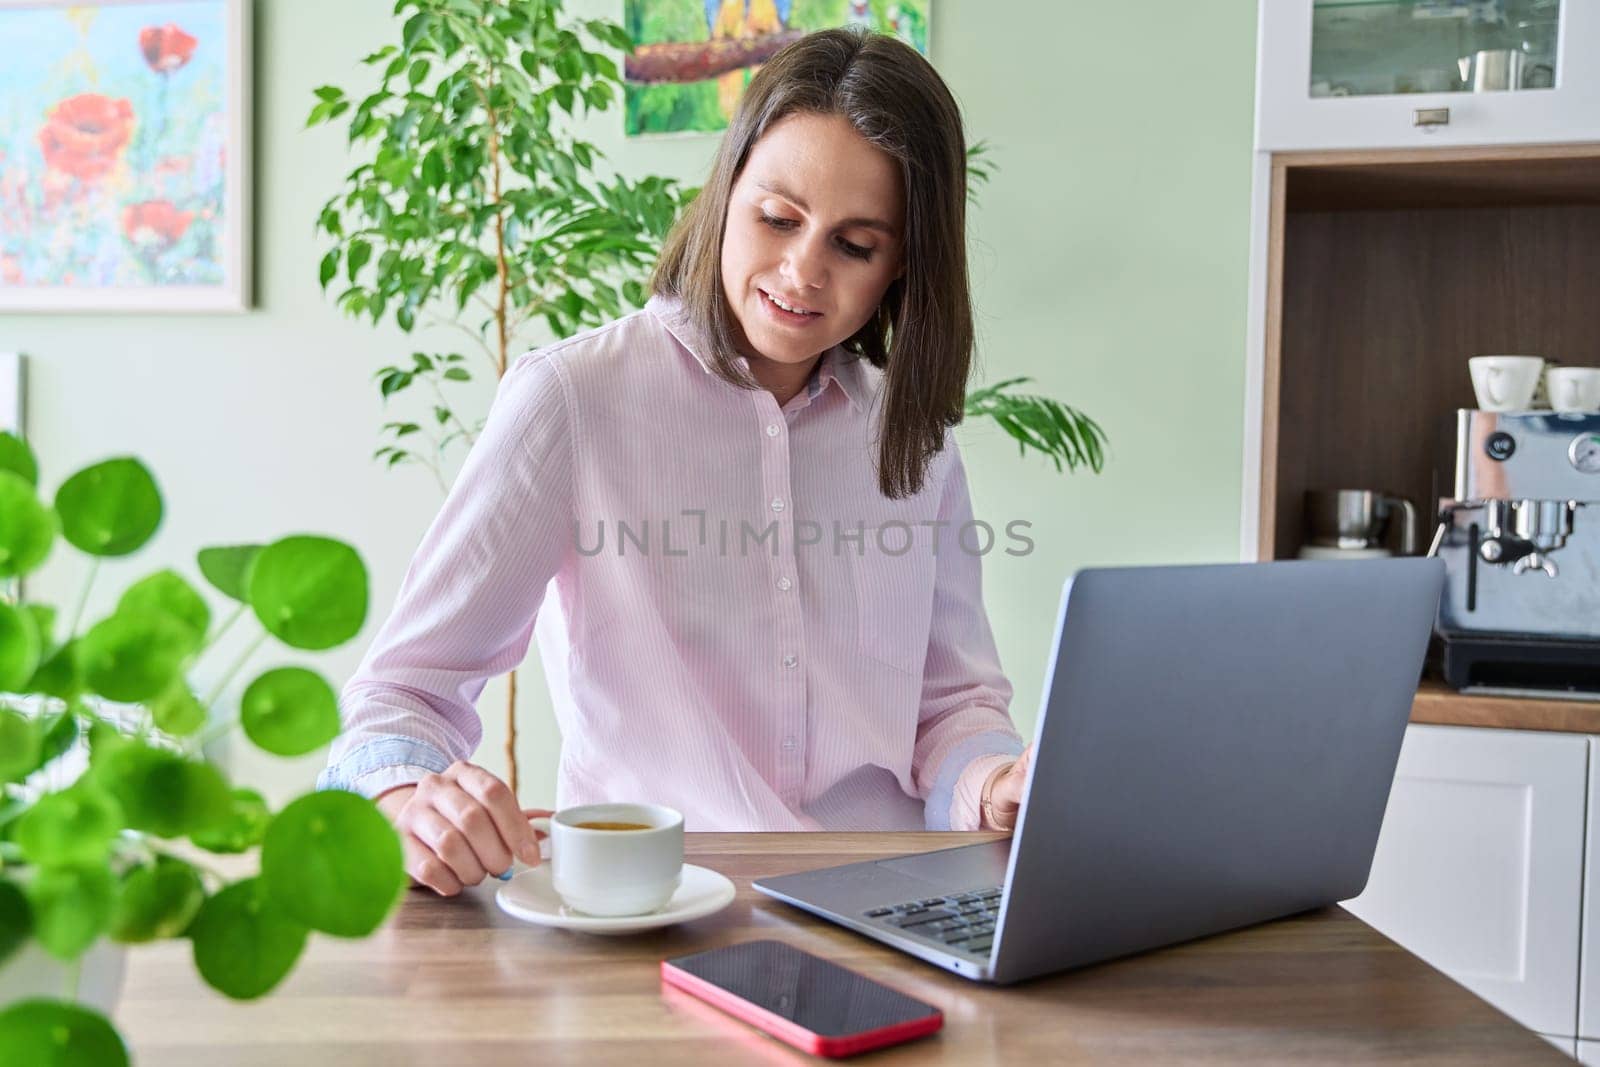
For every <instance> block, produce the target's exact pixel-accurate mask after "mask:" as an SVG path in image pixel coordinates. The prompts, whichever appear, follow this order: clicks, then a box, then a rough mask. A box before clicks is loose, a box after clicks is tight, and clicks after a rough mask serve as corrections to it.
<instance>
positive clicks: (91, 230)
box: [0, 0, 250, 311]
mask: <svg viewBox="0 0 1600 1067" xmlns="http://www.w3.org/2000/svg"><path fill="white" fill-rule="evenodd" d="M248 4H249V0H161V2H145V0H104V2H101V3H84V2H82V0H72V2H70V3H69V2H67V0H20V2H15V3H7V4H5V5H0V40H3V41H5V42H6V56H7V58H6V62H5V63H4V64H0V311H82V310H141V311H142V310H150V311H185V310H190V311H216V310H243V309H244V308H245V307H246V306H247V304H248V296H247V288H248V287H247V279H246V264H247V263H248V262H249V259H248V253H247V249H246V240H247V236H248V233H249V226H248V218H247V212H248V201H247V192H248V188H247V184H246V179H247V176H248V172H249V171H248V159H247V157H246V152H245V148H246V146H247V145H248V144H249V140H248V129H247V115H248V108H247V106H246V105H247V98H246V94H247V88H248V85H249V80H248V67H247V62H248V55H249V53H248V50H247V47H246V44H247V41H248V36H247V29H248V26H249V22H250V19H249V9H248Z"/></svg>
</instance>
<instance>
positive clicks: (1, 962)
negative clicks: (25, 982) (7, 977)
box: [0, 878, 33, 967]
mask: <svg viewBox="0 0 1600 1067" xmlns="http://www.w3.org/2000/svg"><path fill="white" fill-rule="evenodd" d="M32 932H33V912H32V911H31V910H29V908H28V898H27V897H26V896H24V895H23V893H22V890H21V889H18V888H17V887H16V885H15V884H13V883H11V882H8V881H6V880H5V879H4V878H0V967H4V966H5V962H6V960H7V958H9V957H10V955H11V954H12V953H13V952H15V951H17V949H19V948H21V947H22V943H23V942H24V941H26V940H27V939H28V935H29V934H30V933H32Z"/></svg>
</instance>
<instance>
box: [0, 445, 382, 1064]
mask: <svg viewBox="0 0 1600 1067" xmlns="http://www.w3.org/2000/svg"><path fill="white" fill-rule="evenodd" d="M37 481H38V464H37V461H36V458H35V456H34V454H33V452H32V450H31V449H30V448H29V447H28V446H27V444H25V443H24V442H23V441H21V440H19V439H18V438H17V437H15V436H13V435H11V434H3V433H0V589H4V590H5V595H4V596H3V598H0V783H3V796H0V970H3V969H4V968H5V967H6V963H7V960H8V959H10V958H11V957H13V956H14V955H15V954H16V953H17V952H18V951H19V950H20V949H22V947H23V946H24V945H25V944H27V943H28V942H29V941H33V942H36V943H37V945H38V946H39V947H40V948H42V949H43V950H44V951H45V952H47V953H49V954H50V955H52V956H55V957H57V958H59V959H61V960H63V961H77V960H79V959H80V957H81V956H82V955H83V953H84V952H86V951H87V950H88V949H89V948H90V947H91V945H93V944H94V943H95V942H97V941H98V940H100V939H101V938H109V939H110V940H112V941H115V942H123V943H137V942H143V941H150V940H154V939H157V938H173V937H181V938H187V939H188V940H189V941H190V942H191V943H192V946H193V952H194V962H195V966H196V968H197V969H198V970H199V973H200V975H201V977H202V978H203V979H204V980H205V981H206V982H207V983H209V984H210V985H211V986H213V987H214V988H216V989H218V990H220V991H221V992H223V993H225V994H227V995H228V996H231V997H237V998H251V997H258V996H261V995H262V994H264V993H266V992H268V991H269V990H271V989H272V988H273V987H274V986H275V985H276V984H277V983H278V982H279V981H280V980H281V979H282V978H283V977H284V976H285V975H286V974H288V973H289V971H290V970H291V969H292V968H293V966H294V963H295V960H296V959H297V958H298V957H299V955H300V953H301V951H302V950H303V949H304V947H305V944H306V941H307V939H308V937H309V935H310V933H311V932H312V931H314V930H317V931H322V932H324V933H328V934H333V935H336V936H340V937H363V936H365V935H367V934H369V933H371V932H372V931H373V930H374V929H376V928H377V927H378V925H379V924H380V923H382V922H383V920H384V918H385V917H386V916H387V915H388V913H389V911H390V909H391V908H392V907H393V905H394V904H395V902H396V901H397V899H398V898H399V895H400V893H401V891H402V889H403V888H404V886H405V874H404V868H403V861H402V854H401V848H400V843H399V840H398V838H397V837H396V835H395V832H394V830H393V828H392V827H391V826H390V825H389V823H388V821H387V820H386V819H385V818H384V817H383V816H382V814H380V813H379V812H378V810H377V809H376V808H375V807H374V806H373V805H372V803H371V802H370V801H368V800H366V799H364V798H362V797H359V796H356V795H354V794H352V793H342V792H323V793H311V794H308V795H305V796H302V797H300V798H298V799H296V800H294V801H293V802H291V803H290V804H288V805H287V806H285V807H284V808H283V809H282V810H281V811H278V812H276V813H274V812H272V811H270V810H269V809H268V805H267V804H266V802H265V801H264V800H263V798H262V796H261V794H260V793H258V792H256V791H254V790H250V789H245V788H238V787H235V786H233V785H231V784H230V783H229V782H228V780H227V777H226V776H225V775H224V773H223V771H222V769H221V768H220V767H218V766H217V765H216V764H215V763H213V762H211V761H210V760H208V759H207V758H206V755H205V750H204V746H205V745H206V743H208V742H209V741H212V740H215V739H217V738H220V737H222V736H223V735H224V734H226V733H228V732H229V731H232V730H235V729H242V731H243V732H244V734H245V736H246V737H248V738H249V740H250V741H251V742H253V743H254V744H255V745H256V746H258V747H260V748H261V749H264V750H265V751H267V752H270V753H273V754H276V755H280V756H296V755H301V754H304V753H307V752H311V751H313V750H315V749H317V748H318V747H320V746H322V745H324V744H326V743H327V742H328V741H330V740H331V739H332V738H333V737H334V736H335V735H336V734H337V733H338V731H339V713H338V709H337V704H336V698H335V696H334V692H333V689H332V687H331V686H329V684H328V683H327V681H325V680H324V679H323V678H322V677H321V676H319V675H318V674H317V673H315V672H314V671H312V670H309V669H307V668H304V667H300V666H278V667H274V668H272V669H270V670H267V671H265V672H264V673H262V674H260V675H259V676H257V677H256V678H255V679H254V680H253V681H251V682H250V684H249V685H248V686H247V687H246V688H245V690H244V692H243V694H242V695H241V697H240V699H239V703H238V710H237V712H236V713H233V712H228V713H224V712H223V710H222V709H221V707H220V706H219V701H220V699H221V697H222V696H223V694H224V693H225V692H226V691H227V688H228V684H229V682H230V681H231V680H232V679H233V678H234V677H235V676H236V675H237V674H238V673H239V672H240V671H241V670H242V669H243V668H244V667H245V665H246V663H247V662H248V661H249V660H250V658H251V657H252V656H253V654H254V653H255V652H256V651H257V650H259V648H260V647H261V645H262V644H263V643H265V642H266V641H267V640H268V639H270V638H275V639H276V640H277V641H278V642H280V643H282V644H283V645H286V646H288V647H289V648H293V649H301V650H306V651H315V650H322V649H328V648H333V647H335V646H337V645H340V644H342V643H344V642H346V641H348V640H349V639H350V638H352V637H354V636H355V634H356V632H357V631H358V630H359V629H360V628H361V625H362V622H363V621H364V619H365V618H366V613H367V573H366V568H365V566H364V564H363V563H362V561H361V557H360V556H359V555H358V554H357V553H356V552H355V550H354V549H352V548H351V547H350V546H348V545H346V544H343V543H341V542H339V541H335V540H331V539H328V538H324V537H313V536H291V537H285V538H283V539H281V540H278V541H274V542H272V543H270V544H265V545H256V544H239V545H230V546H226V547H219V548H207V549H203V550H201V552H200V553H199V558H198V561H197V565H198V569H199V571H200V574H201V575H202V576H203V577H204V579H205V581H206V582H207V583H209V585H210V586H211V588H212V590H213V591H214V593H215V594H220V596H221V597H222V598H223V601H224V603H225V604H227V605H228V606H229V607H230V609H231V610H229V611H228V613H227V616H226V618H225V619H223V620H222V621H221V622H220V623H219V624H214V623H213V617H212V606H211V603H210V600H209V599H208V597H207V596H205V595H202V593H201V592H200V591H199V590H198V589H197V588H195V586H194V585H191V584H190V583H189V582H188V581H186V580H185V579H184V578H183V577H182V576H181V575H179V574H178V573H177V572H175V571H173V570H170V569H167V570H159V571H156V572H155V573H153V574H150V575H148V576H147V577H144V578H141V579H140V580H138V581H135V582H133V583H132V584H131V585H129V586H128V587H127V588H126V589H125V590H124V591H123V592H122V594H121V596H120V598H119V599H118V600H117V603H116V606H115V608H114V609H113V610H112V611H111V613H110V614H109V615H107V616H106V617H105V618H103V619H98V620H95V621H93V622H92V623H91V624H89V625H85V626H80V624H81V623H82V622H83V619H82V616H83V611H84V606H85V604H86V602H87V600H88V593H89V590H90V588H91V586H92V585H93V583H94V580H95V577H96V574H97V572H98V571H99V565H100V562H101V561H102V560H104V559H109V558H114V557H122V556H127V555H129V554H131V553H134V552H136V551H138V550H139V549H140V548H141V547H143V546H144V545H145V544H146V543H147V542H148V541H149V540H150V538H151V537H152V536H153V535H154V534H155V532H156V530H157V528H158V527H159V526H160V524H161V521H162V515H163V507H164V505H163V502H162V497H161V493H160V490H159V488H158V487H157V484H156V481H155V479H154V478H153V477H152V476H151V474H150V472H149V471H148V470H147V469H146V468H145V466H144V465H143V464H141V463H140V462H139V461H138V460H136V459H132V458H115V459H110V460H106V461H105V462H102V463H97V464H94V465H92V466H90V467H87V468H85V469H83V470H81V471H78V472H77V473H76V474H74V475H72V476H71V477H69V478H68V479H66V481H65V482H63V483H62V484H61V485H60V487H59V488H58V489H57V490H56V493H55V496H54V498H53V501H52V502H51V503H49V504H47V503H45V501H44V500H43V499H41V497H40V494H39V492H38V489H37ZM61 541H65V542H66V543H67V544H68V545H70V546H71V547H72V548H75V549H77V550H78V551H79V552H82V553H84V554H85V555H87V556H88V557H89V560H90V565H89V567H88V573H87V575H86V577H85V581H84V588H83V593H82V595H81V596H80V597H79V599H78V601H77V607H76V610H75V611H74V613H73V616H72V618H71V620H70V621H69V622H67V623H65V624H64V625H63V624H62V620H61V617H60V615H59V614H58V612H57V611H56V609H55V608H54V607H53V606H51V605H47V604H41V603H37V602H33V601H30V600H29V599H28V598H27V597H26V596H25V595H23V593H22V586H21V579H22V578H23V577H24V576H26V575H27V574H29V573H30V572H32V571H34V570H36V569H37V568H38V567H39V566H40V565H41V564H42V563H44V561H45V559H46V557H47V556H49V555H50V553H51V552H52V550H53V549H54V548H55V547H56V546H57V544H58V542H61ZM247 614H248V615H250V616H252V617H253V618H254V621H255V623H256V624H257V625H258V626H259V627H260V630H261V632H260V634H259V635H258V636H256V637H255V638H253V639H252V640H250V641H249V642H248V644H247V647H246V648H245V649H244V650H243V652H242V654H240V655H239V656H238V657H237V659H236V660H235V661H234V663H233V664H232V665H231V666H229V667H228V668H227V669H225V670H224V671H223V672H222V673H221V674H220V676H217V677H216V680H215V681H214V683H213V684H212V685H211V687H210V688H209V690H208V691H207V692H206V694H205V695H204V696H203V697H202V696H197V695H196V693H195V691H194V689H193V688H192V687H191V684H190V681H189V675H190V672H191V670H192V669H193V668H194V667H195V665H196V663H197V661H199V659H200V658H201V657H202V656H203V655H204V654H205V653H206V652H207V651H208V650H211V649H213V648H214V647H215V646H216V644H217V640H218V638H220V637H221V636H222V635H223V633H225V632H226V631H227V630H228V629H230V628H231V627H232V626H233V625H234V624H235V623H236V622H238V621H239V620H240V619H241V618H243V617H244V616H246V615H247ZM257 848H259V861H260V862H259V873H257V874H255V875H254V876H251V877H245V878H242V879H235V880H231V881H230V879H229V878H228V877H226V876H224V875H222V874H219V873H217V872H216V871H215V870H214V869H213V868H212V865H210V864H208V862H207V861H206V858H205V853H207V852H211V853H240V852H249V851H251V850H255V849H257ZM68 973H69V974H71V975H73V976H74V977H73V978H72V979H71V980H70V981H69V983H68V986H69V988H64V989H62V990H60V991H59V994H58V995H55V996H45V997H40V998H36V999H28V1000H23V1001H20V1002H18V1003H14V1004H9V1005H0V1063H6V1064H12V1063H16V1064H22V1063H58V1064H80V1063H81V1064H95V1065H102V1064H121V1063H126V1062H127V1052H126V1049H125V1047H124V1045H123V1042H122V1040H121V1038H120V1037H119V1036H118V1035H117V1033H116V1031H115V1029H114V1028H113V1027H112V1026H111V1024H110V1022H109V1021H108V1020H106V1019H105V1018H104V1017H103V1016H101V1015H99V1014H97V1013H96V1012H94V1011H92V1010H90V1009H88V1008H86V1007H84V1006H82V1005H80V1004H77V1003H75V1002H74V995H75V986H76V972H75V971H74V970H71V969H69V971H68Z"/></svg>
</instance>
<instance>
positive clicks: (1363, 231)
mask: <svg viewBox="0 0 1600 1067" xmlns="http://www.w3.org/2000/svg"><path fill="white" fill-rule="evenodd" d="M1272 172H1273V179H1272V180H1273V186H1272V207H1271V217H1270V222H1269V248H1268V267H1267V306H1266V323H1265V326H1266V334H1265V362H1264V367H1263V406H1262V416H1263V422H1262V427H1261V483H1260V484H1261V496H1260V507H1259V509H1258V516H1259V523H1260V525H1259V527H1258V529H1259V534H1258V538H1257V546H1258V547H1257V551H1258V553H1259V556H1260V558H1262V559H1293V558H1295V556H1296V555H1297V553H1298V551H1299V549H1300V545H1301V540H1302V537H1303V530H1304V511H1303V508H1304V501H1305V495H1306V493H1307V492H1308V491H1310V490H1317V489H1373V490H1378V491H1380V492H1388V493H1393V494H1395V495H1398V496H1403V497H1405V498H1407V499H1409V500H1411V501H1412V502H1413V503H1414V504H1416V505H1417V506H1418V508H1419V509H1420V510H1421V511H1422V513H1423V515H1424V525H1425V527H1426V529H1425V530H1424V542H1425V541H1426V538H1427V536H1428V535H1430V534H1431V533H1432V529H1431V527H1432V525H1433V523H1432V519H1433V513H1434V510H1435V506H1436V505H1437V502H1438V499H1439V498H1440V497H1441V496H1446V495H1448V494H1449V490H1450V486H1451V484H1452V480H1453V478H1454V469H1453V468H1454V451H1455V449H1454V445H1455V441H1454V430H1455V421H1454V420H1455V411H1456V410H1457V409H1459V408H1466V407H1472V406H1473V405H1474V404H1475V403H1476V401H1475V400H1474V398H1473V393H1472V385H1471V379H1470V376H1469V375H1468V373H1467V359H1468V358H1469V357H1471V356H1476V355H1482V354H1485V353H1494V352H1502V353H1503V352H1521V353H1532V354H1537V355H1541V356H1544V357H1545V358H1547V359H1552V360H1555V361H1558V362H1561V363H1566V364H1569V365H1575V366H1596V365H1600V300H1595V299H1594V279H1595V278H1596V277H1600V144H1581V145H1559V146H1557V145H1549V146H1523V147H1516V148H1474V149H1463V148H1456V149H1435V150H1431V151H1420V150H1403V151H1363V152H1289V153H1277V154H1275V155H1274V156H1273V157H1272Z"/></svg>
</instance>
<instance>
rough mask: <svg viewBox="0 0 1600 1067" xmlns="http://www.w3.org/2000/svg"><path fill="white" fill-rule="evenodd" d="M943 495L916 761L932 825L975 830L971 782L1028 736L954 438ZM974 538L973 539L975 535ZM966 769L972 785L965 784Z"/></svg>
mask: <svg viewBox="0 0 1600 1067" xmlns="http://www.w3.org/2000/svg"><path fill="white" fill-rule="evenodd" d="M945 448H946V449H947V450H948V451H949V452H950V454H951V455H950V466H949V469H948V471H947V473H946V475H945V481H944V487H943V492H942V495H941V497H940V501H939V519H940V521H941V522H943V523H945V524H946V525H944V526H942V527H939V529H942V530H944V531H946V534H947V536H945V537H944V538H942V539H941V541H940V544H939V551H938V553H937V559H938V565H937V567H936V576H935V579H934V591H933V616H932V620H931V622H930V624H929V630H928V655H927V659H926V661H925V662H924V665H923V674H922V703H921V708H920V710H919V713H918V723H917V741H916V749H915V752H914V754H913V756H912V768H913V773H914V775H915V779H916V784H917V788H918V792H919V793H920V795H921V796H922V797H923V800H924V805H925V807H924V813H925V819H926V824H927V828H928V829H929V830H975V829H977V828H978V820H979V817H980V815H979V812H978V811H977V804H976V799H975V797H976V791H975V790H974V789H972V788H970V785H971V780H972V779H976V780H977V782H978V785H979V786H980V787H981V785H982V778H984V777H987V775H988V773H989V772H990V771H991V770H992V769H993V768H994V767H995V766H997V765H998V761H997V760H996V759H995V758H994V757H1006V758H1008V759H1009V758H1015V757H1017V756H1019V755H1021V754H1022V749H1023V742H1022V738H1021V736H1020V735H1019V734H1018V733H1017V729H1016V726H1015V725H1014V724H1013V723H1012V721H1011V715H1010V712H1009V710H1008V709H1009V708H1010V706H1011V683H1010V681H1009V680H1007V678H1006V676H1005V673H1004V672H1003V671H1002V670H1001V668H1000V654H999V652H998V651H997V650H996V649H995V643H994V634H993V632H992V631H991V630H990V628H989V617H988V615H987V614H986V613H985V612H984V609H983V571H982V557H981V556H980V555H978V554H977V553H975V552H969V551H967V550H966V549H965V548H963V546H962V544H961V541H960V537H959V533H960V531H961V529H962V527H963V526H965V525H966V524H967V523H968V522H970V521H971V520H972V500H971V498H970V497H969V495H968V492H967V475H966V469H965V467H964V466H963V464H962V462H961V453H960V450H959V449H958V448H957V447H956V444H955V439H954V437H953V436H952V437H950V438H947V443H946V445H945ZM969 543H970V539H969ZM963 776H966V777H967V778H968V782H967V786H968V787H967V788H962V789H960V790H958V789H957V784H958V783H960V782H962V780H963Z"/></svg>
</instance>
